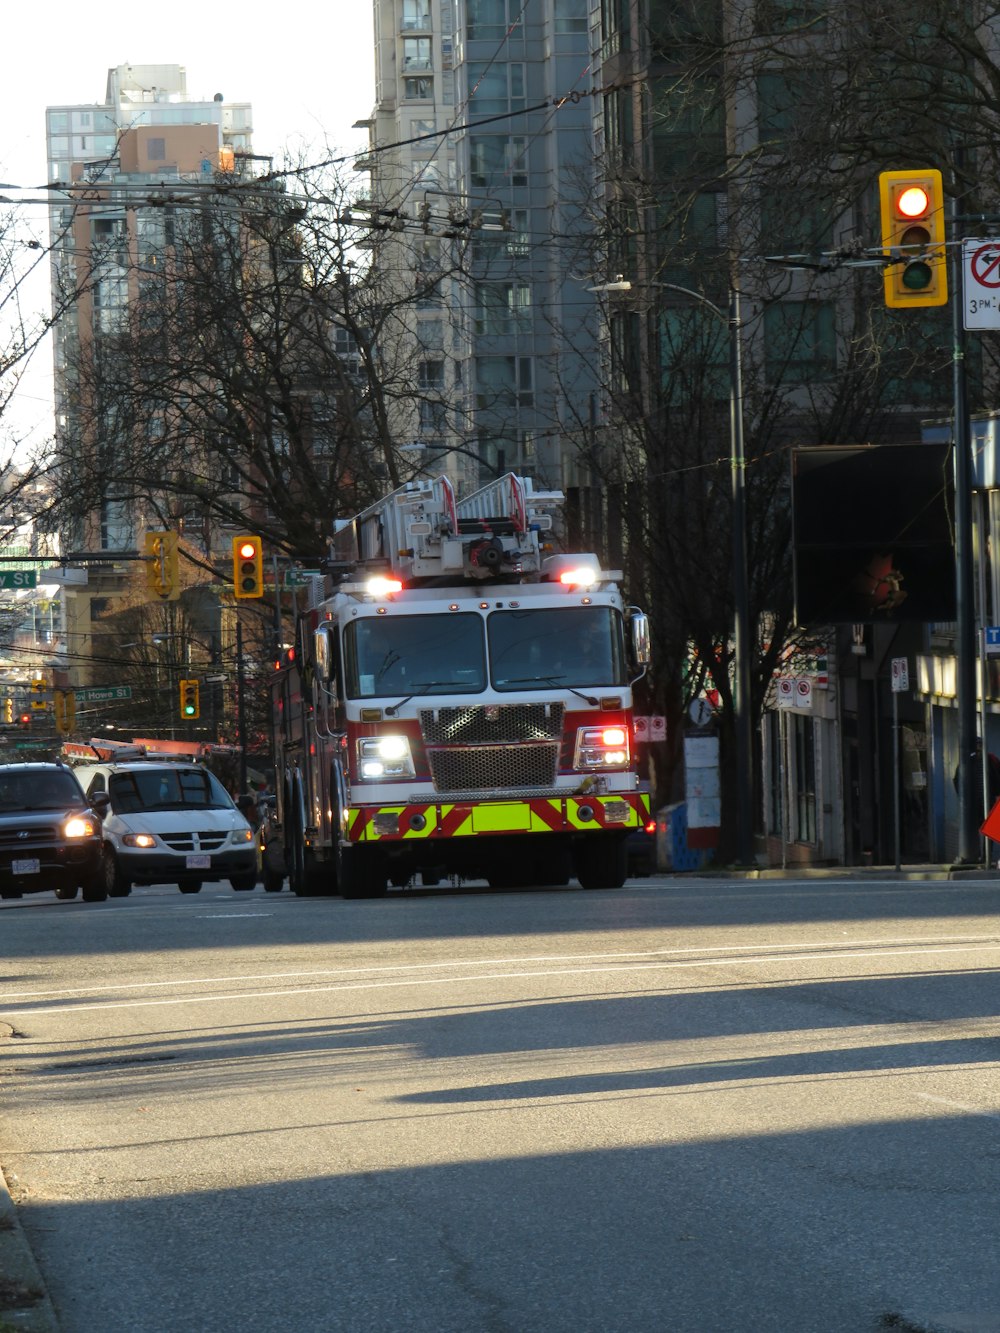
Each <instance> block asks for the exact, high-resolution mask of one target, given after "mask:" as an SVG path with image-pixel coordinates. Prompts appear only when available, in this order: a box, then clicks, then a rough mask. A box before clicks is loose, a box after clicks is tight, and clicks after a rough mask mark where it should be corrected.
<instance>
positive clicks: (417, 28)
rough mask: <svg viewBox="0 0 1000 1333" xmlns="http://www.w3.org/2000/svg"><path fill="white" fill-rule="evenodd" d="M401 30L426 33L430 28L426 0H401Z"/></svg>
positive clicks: (429, 13) (429, 10) (429, 12)
mask: <svg viewBox="0 0 1000 1333" xmlns="http://www.w3.org/2000/svg"><path fill="white" fill-rule="evenodd" d="M401 26H402V29H403V31H404V32H427V31H429V30H430V26H431V8H430V4H429V3H428V0H403V20H402V25H401Z"/></svg>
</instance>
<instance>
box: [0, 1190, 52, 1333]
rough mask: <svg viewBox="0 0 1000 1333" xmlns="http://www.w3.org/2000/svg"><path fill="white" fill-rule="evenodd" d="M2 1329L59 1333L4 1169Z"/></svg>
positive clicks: (1, 1192)
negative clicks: (19, 1219) (8, 1186)
mask: <svg viewBox="0 0 1000 1333" xmlns="http://www.w3.org/2000/svg"><path fill="white" fill-rule="evenodd" d="M0 1329H18V1330H24V1333H58V1330H59V1325H58V1323H57V1322H56V1314H55V1310H54V1309H53V1308H52V1302H51V1301H50V1300H49V1297H48V1294H47V1292H46V1290H45V1283H44V1282H43V1281H42V1275H41V1273H40V1272H39V1271H38V1265H37V1264H36V1263H35V1256H34V1255H33V1254H32V1252H31V1247H30V1246H29V1244H28V1240H27V1237H26V1236H25V1234H24V1231H23V1230H22V1228H21V1223H20V1222H19V1221H18V1217H17V1211H16V1209H15V1207H14V1202H13V1200H12V1199H11V1197H10V1191H9V1190H8V1188H7V1182H6V1180H5V1179H4V1176H3V1172H0Z"/></svg>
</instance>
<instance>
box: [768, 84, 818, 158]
mask: <svg viewBox="0 0 1000 1333" xmlns="http://www.w3.org/2000/svg"><path fill="white" fill-rule="evenodd" d="M807 77H808V76H807V75H806V74H805V73H804V72H802V71H801V70H794V71H792V70H771V71H769V72H767V73H765V74H759V75H758V76H757V142H758V144H759V145H760V147H761V148H763V149H766V150H767V151H768V152H772V153H778V152H781V150H782V148H783V147H784V146H785V144H786V143H787V142H788V140H789V139H790V138H791V137H792V135H793V134H794V133H795V130H796V124H797V121H798V119H799V116H800V115H801V108H802V107H803V106H808V105H809V103H808V97H807V94H808V87H807V83H806V80H807Z"/></svg>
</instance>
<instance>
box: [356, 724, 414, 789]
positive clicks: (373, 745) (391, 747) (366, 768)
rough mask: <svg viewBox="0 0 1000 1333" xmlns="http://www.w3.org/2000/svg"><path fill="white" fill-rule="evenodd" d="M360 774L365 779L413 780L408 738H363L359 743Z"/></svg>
mask: <svg viewBox="0 0 1000 1333" xmlns="http://www.w3.org/2000/svg"><path fill="white" fill-rule="evenodd" d="M358 772H359V774H360V775H361V777H363V778H368V779H369V780H371V779H375V778H412V777H413V774H414V768H413V757H412V756H411V754H410V742H409V740H408V739H407V737H406V736H396V735H387V736H363V737H361V739H360V740H359V741H358Z"/></svg>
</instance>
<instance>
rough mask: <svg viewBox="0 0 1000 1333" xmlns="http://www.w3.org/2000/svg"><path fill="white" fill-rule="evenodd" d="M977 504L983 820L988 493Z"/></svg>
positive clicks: (983, 853) (986, 793) (983, 843)
mask: <svg viewBox="0 0 1000 1333" xmlns="http://www.w3.org/2000/svg"><path fill="white" fill-rule="evenodd" d="M976 498H977V500H978V502H979V503H978V504H977V505H976V547H977V550H978V553H979V560H978V564H977V567H976V568H977V575H978V577H977V584H978V592H979V632H978V635H977V639H978V649H979V735H980V736H981V737H982V749H981V751H980V758H981V760H982V763H981V765H980V772H979V781H980V783H981V790H982V793H983V804H982V811H983V818H984V819H985V818H986V816H987V815H988V814H989V812H990V747H989V738H988V737H987V735H986V718H987V712H986V700H987V698H988V697H989V666H988V663H987V660H986V617H987V608H986V540H987V533H988V532H989V522H990V518H989V505H990V496H989V491H987V490H985V489H982V490H980V491H979V492H978V493H977V496H976ZM989 845H990V844H989V839H988V838H986V837H984V836H983V835H982V834H980V837H979V860H980V863H981V864H982V865H983V866H985V867H988V866H989V863H990V857H989Z"/></svg>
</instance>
